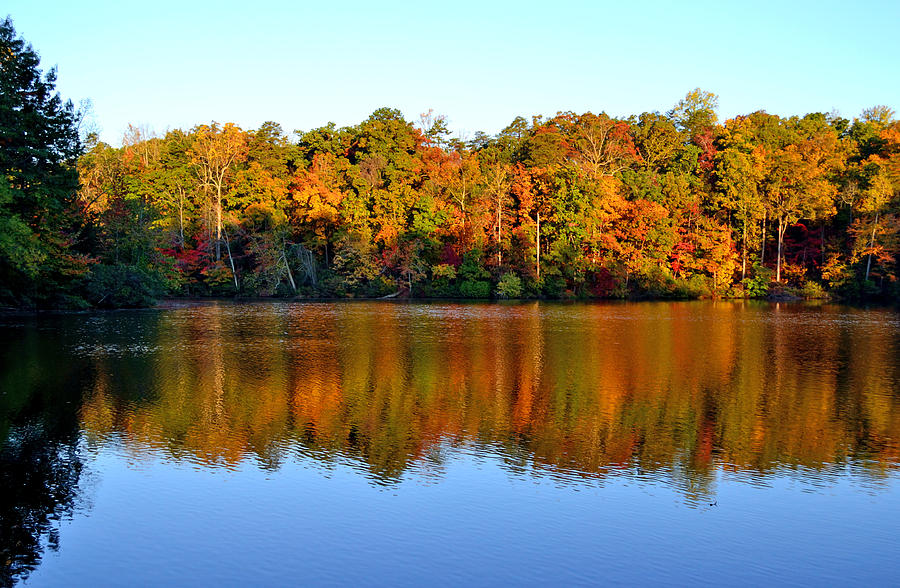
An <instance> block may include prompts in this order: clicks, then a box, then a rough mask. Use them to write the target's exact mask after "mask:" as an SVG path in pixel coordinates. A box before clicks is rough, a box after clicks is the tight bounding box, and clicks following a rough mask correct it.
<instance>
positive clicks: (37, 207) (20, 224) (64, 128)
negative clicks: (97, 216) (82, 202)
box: [0, 18, 88, 303]
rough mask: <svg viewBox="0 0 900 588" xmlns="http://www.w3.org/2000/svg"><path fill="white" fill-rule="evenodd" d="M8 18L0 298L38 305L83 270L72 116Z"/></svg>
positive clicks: (52, 77) (0, 169)
mask: <svg viewBox="0 0 900 588" xmlns="http://www.w3.org/2000/svg"><path fill="white" fill-rule="evenodd" d="M39 63H40V60H39V58H38V55H37V53H35V51H34V50H33V49H32V48H31V46H30V45H28V44H26V42H25V41H24V40H23V39H22V38H20V37H17V36H16V32H15V29H14V28H13V24H12V20H10V19H9V18H6V19H5V20H4V21H2V23H0V145H2V149H0V177H2V182H0V284H3V286H2V287H0V289H2V291H0V297H3V298H7V299H11V300H12V301H13V302H15V303H23V302H28V301H29V300H30V301H32V302H39V303H45V302H50V301H51V300H53V299H56V300H59V299H60V297H61V296H62V297H65V296H67V295H68V294H69V293H70V292H71V291H72V289H73V287H74V285H75V284H76V282H77V280H78V278H79V277H80V276H82V275H83V274H84V273H85V272H86V271H87V266H88V264H87V261H88V260H87V258H86V257H85V256H84V255H82V254H80V253H78V251H77V249H74V248H73V245H74V244H75V242H76V240H77V239H76V238H77V235H78V231H79V229H80V228H81V227H79V225H78V223H79V220H80V219H79V216H78V214H77V213H78V210H77V204H78V200H77V192H78V175H77V173H76V171H75V166H74V164H75V160H76V158H77V156H78V155H79V154H80V152H81V142H80V140H79V136H78V123H79V116H78V114H77V113H76V111H75V108H74V106H73V105H72V103H71V102H63V101H62V99H61V98H60V96H59V94H58V93H57V92H56V91H55V82H56V71H55V70H54V69H51V70H50V71H49V72H47V74H46V75H44V74H42V72H41V70H40V69H39V67H38V66H39Z"/></svg>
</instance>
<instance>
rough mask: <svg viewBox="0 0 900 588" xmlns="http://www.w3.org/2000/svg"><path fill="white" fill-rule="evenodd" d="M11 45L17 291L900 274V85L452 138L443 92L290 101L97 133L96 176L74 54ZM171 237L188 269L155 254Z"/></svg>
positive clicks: (558, 294)
mask: <svg viewBox="0 0 900 588" xmlns="http://www.w3.org/2000/svg"><path fill="white" fill-rule="evenodd" d="M0 44H2V47H0V49H3V50H4V52H3V60H4V62H3V63H4V68H3V70H2V75H0V83H2V84H3V94H2V98H0V115H2V116H0V141H2V142H3V146H4V148H3V150H2V153H0V168H2V171H3V173H2V174H0V300H4V301H6V302H7V303H9V302H11V303H14V304H27V303H29V302H31V303H35V302H37V303H42V304H54V303H56V304H58V303H59V301H61V300H74V299H75V297H77V296H86V297H87V298H88V299H89V300H90V301H91V302H92V303H99V304H104V305H105V304H119V303H122V304H129V305H131V304H141V303H149V301H150V300H152V299H154V298H156V297H158V296H160V295H165V294H167V293H169V294H178V293H188V294H201V295H222V296H234V295H245V296H353V297H359V296H383V295H387V294H392V295H398V296H423V295H424V296H465V297H476V298H486V297H488V296H490V294H491V284H492V283H496V284H497V288H496V293H497V295H498V296H500V297H512V296H516V297H518V296H536V297H549V298H563V297H594V296H597V297H701V296H728V295H735V294H737V293H740V292H741V291H742V292H743V294H744V295H747V296H752V297H758V296H764V295H766V292H767V289H768V287H769V284H770V283H772V282H774V283H776V284H779V287H780V288H781V287H784V286H786V285H788V284H789V285H790V287H792V288H803V287H804V284H806V283H808V282H810V281H819V280H821V283H822V284H823V285H824V286H826V287H827V288H828V289H829V290H831V291H838V292H839V293H841V294H842V295H843V296H845V297H863V296H874V297H882V298H890V297H891V296H895V293H896V292H897V289H898V288H897V286H896V284H898V283H900V263H898V262H900V197H898V188H900V123H898V122H897V121H896V120H895V119H894V113H893V111H891V110H890V109H889V108H887V107H873V108H871V109H868V110H866V111H865V112H864V113H863V115H862V116H861V117H859V118H858V119H855V120H854V121H852V122H851V121H846V120H843V119H838V118H836V117H834V116H832V115H825V114H821V113H811V114H808V115H806V116H803V117H796V116H794V117H790V118H783V117H779V116H777V115H773V114H769V113H766V112H764V111H759V112H754V113H750V114H748V115H743V116H737V117H735V118H733V119H730V120H727V121H725V122H724V123H720V121H719V119H718V116H717V113H716V110H717V104H718V99H717V97H716V96H715V94H712V93H710V92H707V91H704V90H701V89H699V88H698V89H695V90H692V91H691V92H689V93H688V94H687V95H686V96H685V97H684V98H683V99H682V100H680V101H679V102H678V103H677V104H676V105H675V106H674V107H673V108H672V109H671V110H670V111H669V112H668V113H666V114H659V113H643V114H641V115H639V116H636V117H630V118H615V117H612V116H610V115H608V114H606V113H604V112H600V113H598V114H595V113H591V112H586V113H583V114H577V113H574V112H560V113H558V114H557V115H556V116H553V117H550V118H547V119H545V118H543V117H534V118H532V119H531V120H530V121H529V120H528V119H526V118H524V117H517V118H515V119H514V120H513V122H512V123H511V124H510V125H509V126H507V127H506V128H504V129H503V130H502V131H501V132H500V133H498V134H497V135H496V136H494V137H491V136H488V135H486V134H484V133H481V134H479V135H478V136H477V137H476V138H475V139H473V140H472V141H469V142H463V141H460V140H455V139H454V140H448V139H447V131H448V129H447V126H446V118H445V117H443V116H442V115H437V114H434V113H433V112H429V113H426V114H425V115H423V116H422V120H421V124H420V125H419V126H418V127H417V126H415V125H413V124H412V123H410V122H408V121H407V120H406V119H405V118H404V117H403V114H402V113H400V112H399V111H397V110H395V109H391V108H380V109H378V110H376V111H375V112H373V113H372V115H371V116H369V117H368V118H367V119H366V120H364V121H362V122H361V123H360V124H358V125H355V126H349V127H343V128H338V127H336V126H335V125H334V124H329V125H326V126H324V127H321V128H318V129H313V130H310V131H307V132H304V133H299V134H298V139H297V141H296V142H295V143H292V142H291V141H290V140H288V138H287V137H285V136H284V134H283V131H282V129H281V127H280V126H279V125H278V124H276V123H273V122H266V123H264V124H263V125H262V126H260V128H259V129H256V130H244V129H241V128H240V127H238V126H236V125H234V124H232V123H225V124H220V123H217V122H212V123H210V124H203V125H198V126H196V127H194V128H192V129H190V130H188V131H183V130H175V131H170V132H168V133H167V134H166V135H165V136H163V137H159V136H156V135H154V134H153V133H152V132H151V131H149V130H147V129H144V128H136V127H130V128H129V130H128V132H127V133H126V136H125V139H124V141H123V145H122V146H121V147H119V148H115V147H112V146H109V145H106V144H103V143H99V142H97V141H96V140H92V141H91V142H90V143H89V147H90V149H89V150H88V152H87V153H84V154H83V155H82V156H81V157H80V159H78V161H77V169H78V176H77V177H76V172H75V169H76V165H75V164H76V160H75V158H76V157H77V156H78V155H79V153H80V148H81V146H80V144H79V141H78V136H77V131H76V123H77V115H76V113H75V112H74V110H73V108H72V107H71V105H69V104H63V103H62V101H61V99H60V98H59V97H58V96H57V95H55V94H53V83H54V73H53V72H52V71H51V72H50V73H49V74H47V75H46V76H44V75H42V74H41V73H40V71H39V70H38V69H37V56H36V54H35V53H34V52H33V51H32V50H31V49H30V47H26V45H25V44H24V42H23V41H22V40H21V39H17V38H16V37H15V34H14V32H13V29H12V25H11V23H10V22H9V20H7V21H5V23H4V24H3V26H2V27H0ZM38 143H39V144H38ZM79 183H80V188H79ZM169 260H174V266H173V271H174V274H173V275H175V276H176V277H177V279H174V280H172V279H169V278H168V277H166V278H165V279H163V278H160V277H158V276H159V275H162V274H160V272H159V271H158V270H156V269H154V268H158V267H161V266H162V265H164V264H167V263H168V262H169ZM93 264H99V265H98V269H97V271H96V272H92V271H91V269H90V268H91V266H92V265H93ZM166 267H169V266H166ZM162 273H163V274H166V275H168V273H169V270H166V271H165V272H162ZM516 280H519V284H518V287H517V286H516ZM103 288H110V289H111V290H110V291H109V292H105V291H102V289H103ZM810 288H812V289H814V288H815V286H810ZM54 301H55V302H54Z"/></svg>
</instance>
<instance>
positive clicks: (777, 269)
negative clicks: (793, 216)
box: [775, 217, 784, 282]
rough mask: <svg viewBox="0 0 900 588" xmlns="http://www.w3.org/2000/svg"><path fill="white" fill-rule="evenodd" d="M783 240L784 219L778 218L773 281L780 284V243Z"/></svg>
mask: <svg viewBox="0 0 900 588" xmlns="http://www.w3.org/2000/svg"><path fill="white" fill-rule="evenodd" d="M783 240H784V218H782V217H778V259H776V260H775V281H776V282H781V243H782V241H783Z"/></svg>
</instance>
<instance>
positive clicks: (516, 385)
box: [0, 303, 900, 573]
mask: <svg viewBox="0 0 900 588" xmlns="http://www.w3.org/2000/svg"><path fill="white" fill-rule="evenodd" d="M4 330H5V332H6V333H8V334H9V336H8V337H6V339H5V340H6V343H5V345H6V347H4V348H3V349H4V358H5V359H4V366H3V371H2V377H3V384H4V386H3V387H4V390H5V391H12V392H13V393H12V394H5V395H4V396H3V397H2V398H3V400H2V401H3V402H4V403H5V404H4V405H3V409H4V412H3V415H4V416H3V419H2V420H0V423H2V425H0V426H2V427H3V430H2V433H3V437H4V438H5V439H6V442H5V445H4V449H3V454H2V455H3V466H2V467H3V476H4V483H5V485H14V484H15V483H16V482H17V480H24V483H25V484H26V486H25V487H23V488H25V489H23V492H25V493H26V494H27V498H26V496H25V494H23V495H22V496H19V495H16V496H15V497H7V498H5V499H4V501H5V502H4V508H3V515H2V516H3V517H4V519H3V528H4V533H6V532H7V531H6V530H7V529H12V528H16V529H25V530H24V531H22V533H24V534H25V535H27V536H28V537H30V539H28V540H23V539H21V538H20V537H18V535H16V536H13V535H10V536H9V537H6V536H4V537H3V538H2V540H0V542H2V544H3V545H2V548H3V549H4V553H3V555H4V556H5V557H7V559H8V560H15V561H16V562H22V563H20V564H16V565H19V567H20V569H25V568H27V567H28V566H33V565H34V563H35V562H36V561H37V560H36V559H35V558H39V554H40V544H41V542H42V541H44V540H45V539H42V537H43V538H46V536H47V535H48V534H52V533H50V531H51V530H50V528H49V526H48V523H47V521H49V520H50V519H53V518H54V517H56V518H58V517H59V516H60V513H63V512H65V511H66V509H71V506H72V504H73V501H74V499H75V495H76V487H77V485H78V482H79V475H80V471H81V465H80V464H81V461H80V460H81V459H82V457H80V456H82V454H83V455H90V454H91V452H93V451H98V450H100V449H102V448H104V447H107V446H110V445H115V446H116V447H119V448H121V450H123V451H126V452H130V453H131V454H132V455H133V456H134V458H135V459H137V460H140V459H143V458H146V457H148V456H150V457H152V458H154V459H156V458H162V459H164V460H176V461H179V462H188V463H193V464H196V465H197V467H202V468H236V467H238V466H239V465H241V464H243V463H246V462H247V461H252V462H255V463H256V464H258V466H259V467H262V468H268V469H271V470H273V471H274V470H278V469H279V468H280V467H281V466H282V464H284V463H285V462H286V461H303V460H308V461H311V462H314V463H316V464H324V465H325V466H326V467H327V465H328V464H330V463H342V464H343V463H350V464H353V465H354V467H356V468H358V469H359V470H360V471H362V472H363V473H364V474H365V475H366V476H367V477H368V478H369V479H370V481H371V482H372V483H373V484H386V485H391V484H394V483H396V482H397V481H398V480H401V479H403V477H404V476H407V475H416V476H420V477H421V478H422V479H431V480H438V481H439V480H440V477H441V475H442V474H441V472H442V471H443V464H445V462H446V461H447V460H448V459H449V458H451V457H452V456H454V455H457V454H459V453H461V452H468V453H470V454H471V455H473V456H476V457H486V458H490V459H494V460H499V461H500V462H502V463H504V464H505V467H506V468H507V469H508V471H509V472H510V474H511V475H514V476H532V477H541V478H547V479H553V480H557V481H558V483H560V484H574V485H578V484H584V483H590V484H595V483H601V482H602V481H603V480H604V479H606V478H607V477H610V476H616V477H630V478H634V479H635V480H651V481H654V482H660V483H665V484H668V485H671V486H674V487H677V488H679V489H680V491H681V493H682V496H683V497H684V499H685V501H686V503H687V504H689V505H694V506H698V505H708V504H709V503H710V502H711V501H714V500H715V484H716V480H717V479H720V477H721V476H722V475H728V476H732V477H733V478H735V479H741V480H745V481H749V482H752V483H766V480H767V479H768V478H770V477H772V476H776V475H778V476H792V477H795V478H797V479H799V480H803V481H805V482H806V483H809V484H811V485H815V484H821V483H824V484H827V483H828V481H829V479H831V478H836V477H846V476H852V477H855V478H857V479H859V480H862V481H865V482H866V483H877V481H878V480H880V479H884V478H885V477H886V476H888V474H889V473H890V472H891V471H892V469H893V468H894V467H895V466H896V465H897V464H898V462H900V453H898V452H900V394H898V391H900V385H898V384H900V316H898V315H897V314H896V313H892V312H890V311H862V310H853V309H847V308H842V307H836V306H827V305H825V306H817V307H807V306H785V305H781V306H780V307H778V308H774V307H772V306H769V305H764V304H763V305H760V304H745V303H674V304H669V303H652V304H649V303H648V304H638V305H633V304H609V305H544V304H524V305H509V306H503V305H459V304H386V303H346V304H277V303H272V304H243V305H234V304H224V303H214V304H203V305H190V306H183V307H174V308H171V309H168V310H164V311H153V312H133V313H111V314H103V315H89V316H69V317H57V318H45V319H42V320H41V321H37V322H28V321H26V322H25V323H23V324H20V325H7V326H6V327H5V329H4ZM22 341H24V342H25V343H26V344H21V342H22ZM13 397H14V398H15V400H12V399H13ZM66 402H69V403H71V404H66ZM50 422H52V423H54V424H52V425H51V424H48V423H50ZM79 439H80V442H81V443H82V444H83V446H79V447H80V449H79V450H78V451H76V450H75V445H76V441H79ZM32 502H33V503H34V504H32ZM15 517H19V518H21V519H22V521H26V520H27V521H26V522H16V521H17V519H16V518H15ZM7 521H11V522H13V523H15V525H17V526H15V525H9V524H7ZM28 525H31V526H30V527H28ZM16 533H19V531H16ZM28 541H30V543H28ZM26 544H27V545H26ZM21 545H26V547H25V548H24V549H23V548H20V547H19V546H21ZM11 546H16V547H11ZM16 550H18V552H17V553H12V552H13V551H16ZM19 552H21V553H24V552H28V553H29V554H31V555H28V556H23V555H21V553H19ZM29 557H30V558H31V559H28V558H29ZM17 558H18V559H17ZM23 558H24V559H23ZM13 573H16V572H15V570H13Z"/></svg>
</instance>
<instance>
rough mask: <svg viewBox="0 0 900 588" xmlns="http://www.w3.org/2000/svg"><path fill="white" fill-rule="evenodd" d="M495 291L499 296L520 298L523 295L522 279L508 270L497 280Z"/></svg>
mask: <svg viewBox="0 0 900 588" xmlns="http://www.w3.org/2000/svg"><path fill="white" fill-rule="evenodd" d="M495 291H496V292H497V297H498V298H520V297H521V296H522V279H521V278H520V277H519V276H517V275H516V274H514V273H512V272H507V273H505V274H503V276H501V278H500V281H498V282H497V288H496V290H495Z"/></svg>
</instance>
